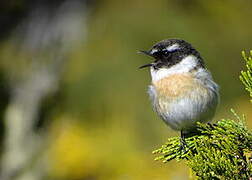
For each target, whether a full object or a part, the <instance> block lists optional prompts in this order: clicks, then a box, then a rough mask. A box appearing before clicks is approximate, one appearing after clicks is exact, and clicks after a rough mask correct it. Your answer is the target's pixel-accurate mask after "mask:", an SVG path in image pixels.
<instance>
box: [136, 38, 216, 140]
mask: <svg viewBox="0 0 252 180" xmlns="http://www.w3.org/2000/svg"><path fill="white" fill-rule="evenodd" d="M139 53H142V54H145V55H147V56H150V57H151V58H153V61H152V62H151V63H148V64H145V65H143V66H141V67H139V68H140V69H143V68H149V69H150V74H151V83H150V85H149V87H148V94H149V96H150V100H151V102H152V105H153V109H154V111H156V113H157V114H158V116H159V117H160V118H161V119H162V120H163V121H164V122H165V123H166V124H167V125H168V126H169V127H171V129H173V130H175V131H180V133H181V137H182V139H184V137H185V136H186V135H187V134H190V133H191V132H194V131H195V129H196V128H197V122H200V123H207V122H210V121H211V120H212V119H213V117H214V114H215V111H216V107H217V105H218V103H219V86H218V84H217V83H216V82H215V81H214V80H213V78H212V75H211V72H210V71H209V70H208V69H207V68H206V66H205V62H204V60H203V58H202V57H201V55H200V53H199V52H198V51H197V50H196V49H195V48H194V47H193V46H192V45H191V44H190V43H188V42H187V41H185V40H182V39H177V38H174V39H165V40H162V41H160V42H158V43H156V44H154V45H153V46H152V48H151V49H150V50H147V51H139Z"/></svg>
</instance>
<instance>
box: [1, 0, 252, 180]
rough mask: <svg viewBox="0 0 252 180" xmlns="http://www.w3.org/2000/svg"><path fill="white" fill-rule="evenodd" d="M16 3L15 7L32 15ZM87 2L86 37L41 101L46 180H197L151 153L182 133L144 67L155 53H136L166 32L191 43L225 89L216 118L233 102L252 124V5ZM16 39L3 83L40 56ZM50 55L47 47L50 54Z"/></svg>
mask: <svg viewBox="0 0 252 180" xmlns="http://www.w3.org/2000/svg"><path fill="white" fill-rule="evenodd" d="M13 2H14V1H13ZM18 2H19V4H16V3H14V5H13V4H11V5H9V6H8V7H9V8H10V9H11V8H14V9H19V10H20V9H22V10H23V11H24V12H25V11H28V10H26V9H25V8H23V4H22V3H23V2H22V1H18ZM87 7H88V8H86V10H87V11H88V13H87V14H85V19H86V21H85V23H86V24H85V26H82V28H83V29H80V31H81V32H80V35H79V39H81V43H77V45H75V46H74V48H72V49H71V51H69V52H68V55H67V61H66V63H65V66H64V67H63V69H64V70H63V72H62V74H61V75H60V78H59V79H58V80H57V83H59V87H58V90H57V92H56V93H54V95H53V96H49V97H47V98H46V101H45V102H43V103H44V104H45V105H43V106H41V107H42V108H43V110H44V112H46V115H45V116H43V117H44V119H45V121H44V123H43V125H44V124H46V128H41V129H40V131H46V133H45V134H46V143H45V144H46V148H45V149H44V150H43V151H44V152H45V153H46V159H47V160H46V163H45V164H46V169H47V173H46V175H45V176H44V179H60V180H61V179H62V180H89V179H90V180H103V179H109V180H117V179H118V180H121V179H122V180H124V179H125V180H126V179H129V180H131V179H132V180H135V179H139V180H141V179H153V180H161V179H182V180H184V179H189V169H187V167H186V166H185V164H184V163H183V162H175V161H172V162H170V163H167V164H162V163H161V162H155V161H154V160H153V159H154V157H155V156H154V155H152V154H151V152H152V150H154V149H155V148H157V147H159V145H161V144H162V143H164V142H165V140H166V139H167V138H168V137H171V136H175V135H178V133H177V132H174V131H172V130H171V129H170V128H169V127H167V126H166V125H165V124H164V123H163V122H162V121H161V120H160V119H159V118H158V117H157V116H156V114H155V113H154V112H153V110H152V107H151V103H150V101H149V97H148V95H147V86H148V84H150V74H149V72H148V70H139V69H138V67H139V66H141V65H143V64H145V63H146V62H149V61H150V59H149V58H146V57H145V56H143V55H140V54H138V53H137V51H138V50H146V49H149V48H150V47H151V46H152V45H153V44H154V43H156V42H158V41H160V40H163V39H166V38H174V37H175V38H181V39H184V40H186V41H188V42H190V43H192V44H193V46H194V47H195V48H196V49H197V50H198V51H199V52H200V53H201V55H202V57H203V58H204V60H205V62H206V65H207V68H208V69H209V70H210V71H211V72H212V75H213V77H214V79H215V81H216V82H217V83H218V84H219V85H220V93H221V103H220V105H219V108H218V111H217V113H216V116H215V118H214V119H215V120H218V119H221V118H233V115H232V114H231V112H230V108H234V109H235V110H236V112H237V113H238V114H245V115H246V117H247V124H248V126H249V127H250V128H251V127H252V111H251V104H250V102H249V98H248V94H247V93H246V91H245V90H244V88H243V86H242V84H241V82H240V81H239V74H240V71H241V70H242V69H244V68H245V67H244V62H243V60H242V58H241V51H242V50H247V51H248V50H250V49H251V48H252V46H251V42H252V33H251V29H252V21H251V17H252V11H251V7H252V2H251V1H249V0H240V1H237V0H229V1H227V0H211V1H201V0H156V1H147V0H128V1H120V0H97V1H95V2H92V3H91V5H90V6H87ZM83 11H84V10H83ZM83 16H84V15H83ZM80 18H81V16H80ZM83 18H84V17H83ZM6 37H7V35H6ZM27 37H29V35H28V36H27ZM14 38H15V37H14ZM8 39H13V35H12V34H10V35H9V36H8V38H6V39H4V40H3V41H2V43H1V47H0V48H1V49H0V56H1V60H0V62H1V63H0V66H1V68H0V69H1V72H2V74H3V76H4V77H5V81H2V87H5V84H10V83H9V82H16V81H17V82H19V77H20V76H21V77H26V76H24V75H23V74H25V73H24V72H26V71H27V64H28V66H29V63H30V60H29V59H32V58H31V57H33V56H34V53H31V52H30V50H29V49H28V48H27V49H21V48H20V47H18V48H17V47H15V46H16V43H17V42H16V41H15V40H11V41H9V40H8ZM82 39H83V41H82ZM13 47H14V49H15V48H16V49H18V52H19V53H16V52H15V53H13V51H17V50H16V49H15V50H13ZM20 49H21V50H20ZM20 52H21V53H20ZM48 52H50V53H51V50H47V49H46V50H43V51H42V54H43V57H44V56H45V54H47V53H48ZM36 53H37V52H36ZM50 53H48V54H50ZM40 54H41V52H40ZM27 59H28V60H27ZM29 76H30V75H29ZM13 79H14V80H15V81H13ZM17 79H18V80H17ZM8 87H9V86H8ZM10 89H11V87H10ZM10 89H9V90H8V91H10ZM8 91H7V92H8ZM27 93H29V92H27ZM7 94H8V93H7ZM10 101H11V96H10V100H8V103H9V102H10ZM4 108H5V106H3V108H2V109H3V110H1V111H3V114H4V112H5V109H4ZM3 117H4V115H3ZM4 137H5V136H4V135H3V138H4Z"/></svg>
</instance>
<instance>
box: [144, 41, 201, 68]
mask: <svg viewBox="0 0 252 180" xmlns="http://www.w3.org/2000/svg"><path fill="white" fill-rule="evenodd" d="M140 53H143V54H146V55H148V56H151V57H153V58H154V59H155V61H154V62H153V63H150V64H146V65H143V66H141V67H140V68H144V67H153V68H154V69H159V68H161V67H171V66H173V65H175V64H177V63H179V62H180V61H181V60H182V59H183V58H185V57H187V56H189V55H194V56H195V57H196V58H197V59H198V60H199V65H200V66H202V67H204V62H203V60H202V58H201V57H200V54H199V53H198V51H196V50H195V49H194V48H193V47H192V45H191V44H190V43H188V42H186V41H184V40H181V39H166V40H163V41H160V42H158V43H157V44H155V45H154V46H153V47H152V48H151V49H150V50H149V51H140Z"/></svg>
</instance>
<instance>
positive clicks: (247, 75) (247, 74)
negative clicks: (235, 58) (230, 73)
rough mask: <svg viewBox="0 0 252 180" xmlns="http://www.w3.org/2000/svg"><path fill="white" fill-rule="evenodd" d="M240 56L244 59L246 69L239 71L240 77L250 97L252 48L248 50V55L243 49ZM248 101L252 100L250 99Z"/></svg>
mask: <svg viewBox="0 0 252 180" xmlns="http://www.w3.org/2000/svg"><path fill="white" fill-rule="evenodd" d="M242 56H243V59H244V60H245V61H246V68H247V70H246V71H241V75H240V79H241V81H242V83H243V84H244V86H245V89H246V90H247V91H248V92H249V93H250V97H251V98H252V50H251V51H250V56H247V55H246V53H245V51H243V52H242ZM250 101H252V99H251V100H250Z"/></svg>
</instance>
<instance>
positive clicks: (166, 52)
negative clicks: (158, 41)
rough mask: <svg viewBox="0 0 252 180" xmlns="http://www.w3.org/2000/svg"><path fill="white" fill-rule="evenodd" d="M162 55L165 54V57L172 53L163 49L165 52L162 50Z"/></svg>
mask: <svg viewBox="0 0 252 180" xmlns="http://www.w3.org/2000/svg"><path fill="white" fill-rule="evenodd" d="M162 53H163V54H165V55H167V54H169V53H170V51H168V50H167V49H163V50H162Z"/></svg>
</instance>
